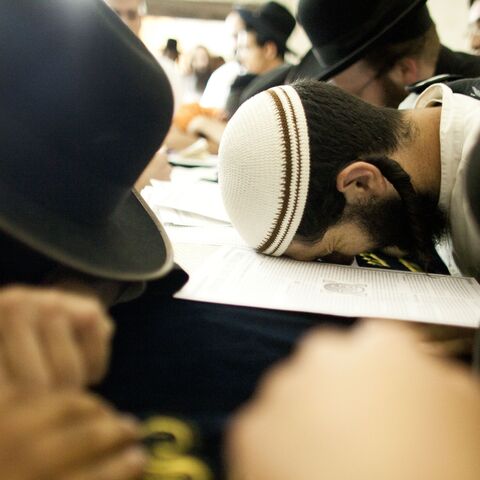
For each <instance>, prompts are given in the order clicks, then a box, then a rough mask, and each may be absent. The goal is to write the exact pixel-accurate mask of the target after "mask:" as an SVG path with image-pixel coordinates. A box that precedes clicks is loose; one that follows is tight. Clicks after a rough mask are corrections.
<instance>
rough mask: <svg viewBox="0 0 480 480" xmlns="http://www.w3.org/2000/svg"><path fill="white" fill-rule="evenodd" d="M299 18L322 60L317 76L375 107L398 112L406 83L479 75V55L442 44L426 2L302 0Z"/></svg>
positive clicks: (418, 0)
mask: <svg viewBox="0 0 480 480" xmlns="http://www.w3.org/2000/svg"><path fill="white" fill-rule="evenodd" d="M346 12H348V14H346ZM298 20H299V23H300V24H301V25H302V26H303V28H304V29H305V32H306V33H307V35H308V37H309V39H310V41H311V43H312V45H313V50H314V54H315V57H316V59H317V62H318V67H317V71H316V72H315V75H314V77H313V78H316V79H318V80H323V81H329V82H331V83H333V84H334V85H336V86H338V87H340V88H342V89H343V90H345V91H347V92H348V93H351V94H352V95H355V96H357V97H360V98H361V99H363V100H365V101H367V102H369V103H372V104H374V105H379V106H387V107H393V108H396V107H398V106H399V104H400V103H401V102H402V101H403V100H404V99H405V98H406V97H407V95H408V92H407V90H406V87H407V86H408V85H411V84H414V83H416V82H419V81H422V80H425V79H428V78H430V77H433V76H436V75H440V74H451V75H455V76H462V77H478V76H480V59H479V58H478V57H476V56H473V55H469V54H467V53H463V52H454V51H452V50H450V49H449V48H447V47H446V46H444V45H442V44H441V43H440V39H439V37H438V33H437V30H436V27H435V24H434V23H433V21H432V19H431V17H430V14H429V11H428V8H427V6H426V0H393V1H390V2H384V1H382V0H368V1H367V2H356V1H354V0H342V1H338V0H321V1H317V0H300V2H299V4H298ZM346 39H347V40H346ZM426 86H428V85H421V86H420V87H419V89H418V90H417V91H416V93H420V92H421V91H422V89H425V88H426ZM413 99H414V97H411V99H410V101H409V103H408V104H404V105H402V107H405V108H411V107H412V106H413Z"/></svg>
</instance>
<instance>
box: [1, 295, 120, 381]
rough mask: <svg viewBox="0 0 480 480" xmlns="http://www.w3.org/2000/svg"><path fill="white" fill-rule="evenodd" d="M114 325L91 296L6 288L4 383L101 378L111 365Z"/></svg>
mask: <svg viewBox="0 0 480 480" xmlns="http://www.w3.org/2000/svg"><path fill="white" fill-rule="evenodd" d="M112 325H113V324H112V321H111V319H110V317H109V316H108V315H107V314H106V312H105V311H104V309H103V308H102V307H101V306H100V304H99V302H96V301H94V300H92V299H89V298H84V297H81V296H79V295H75V294H67V293H63V292H59V291H56V290H53V289H38V288H37V289H33V288H23V287H11V288H7V289H4V290H3V291H2V292H1V293H0V384H1V383H3V384H5V383H8V382H11V383H14V384H17V385H25V386H27V387H29V388H48V387H52V386H77V387H81V386H84V385H85V384H87V383H92V382H96V381H98V380H100V379H101V378H102V376H103V375H104V374H105V371H106V368H107V365H108V359H109V355H110V343H111V337H112V333H113V326H112Z"/></svg>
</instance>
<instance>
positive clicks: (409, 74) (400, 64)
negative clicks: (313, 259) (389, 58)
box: [389, 57, 423, 87]
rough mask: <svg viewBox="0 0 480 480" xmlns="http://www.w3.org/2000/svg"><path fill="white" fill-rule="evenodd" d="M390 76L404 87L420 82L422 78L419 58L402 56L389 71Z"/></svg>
mask: <svg viewBox="0 0 480 480" xmlns="http://www.w3.org/2000/svg"><path fill="white" fill-rule="evenodd" d="M389 76H390V78H391V80H393V81H394V82H395V83H397V84H399V85H401V86H402V87H405V86H407V85H410V84H412V83H415V82H418V81H419V80H421V78H420V65H419V60H417V59H415V58H412V57H403V58H401V59H400V60H398V61H397V62H396V63H395V65H394V66H393V67H392V69H391V70H390V71H389ZM422 78H423V77H422Z"/></svg>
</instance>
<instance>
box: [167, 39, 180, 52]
mask: <svg viewBox="0 0 480 480" xmlns="http://www.w3.org/2000/svg"><path fill="white" fill-rule="evenodd" d="M177 48H178V42H177V40H176V39H175V38H169V39H167V44H166V45H165V49H167V50H172V51H174V52H177V51H178V50H177Z"/></svg>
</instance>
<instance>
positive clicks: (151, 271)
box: [0, 185, 173, 281]
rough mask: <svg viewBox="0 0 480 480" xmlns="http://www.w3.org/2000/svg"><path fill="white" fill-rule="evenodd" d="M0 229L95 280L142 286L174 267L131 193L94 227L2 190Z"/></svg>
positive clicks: (162, 237)
mask: <svg viewBox="0 0 480 480" xmlns="http://www.w3.org/2000/svg"><path fill="white" fill-rule="evenodd" d="M0 229H1V230H2V231H4V232H5V233H7V234H9V235H10V236H11V237H13V238H15V239H16V240H18V241H20V242H22V243H24V244H25V245H26V246H28V247H30V248H32V249H33V250H35V251H37V252H39V253H41V254H43V255H45V256H47V257H49V258H51V259H53V260H56V261H57V262H59V263H60V264H62V265H64V266H67V267H69V268H72V269H75V270H78V271H80V272H83V273H86V274H89V275H93V276H96V277H100V278H105V279H110V280H119V281H145V280H151V279H155V278H159V277H161V276H163V275H165V274H166V273H168V271H169V270H170V269H171V268H172V266H173V251H172V247H171V244H170V241H169V239H168V237H167V235H166V233H165V231H164V229H163V227H162V226H161V224H160V222H159V221H158V220H157V219H156V217H155V215H154V214H153V212H152V211H151V210H150V209H149V208H148V206H147V205H146V204H145V202H144V200H143V199H142V198H141V197H140V195H139V194H138V193H137V192H136V191H135V190H132V191H131V193H130V194H129V195H128V197H127V198H126V199H125V200H124V201H123V203H122V204H121V205H120V206H119V208H117V210H116V212H115V214H114V215H112V217H111V218H109V220H108V221H107V222H104V223H102V224H98V225H95V224H88V223H82V222H79V221H78V220H73V219H69V218H66V217H65V215H61V214H58V213H56V212H53V211H51V210H49V209H45V208H43V207H42V206H41V205H40V204H38V203H37V202H32V201H30V200H28V199H27V198H25V197H23V196H21V195H19V194H18V193H16V192H13V191H11V190H10V189H9V188H8V186H6V185H2V188H0Z"/></svg>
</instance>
